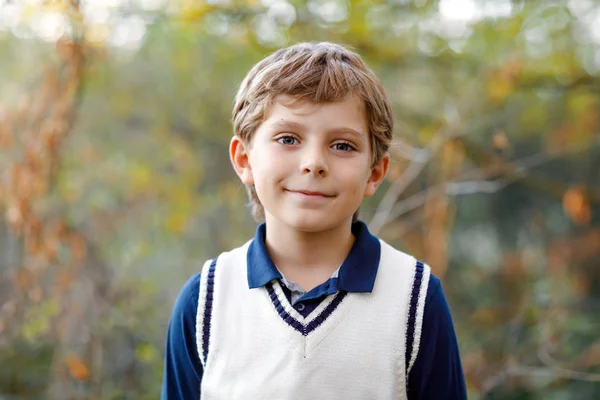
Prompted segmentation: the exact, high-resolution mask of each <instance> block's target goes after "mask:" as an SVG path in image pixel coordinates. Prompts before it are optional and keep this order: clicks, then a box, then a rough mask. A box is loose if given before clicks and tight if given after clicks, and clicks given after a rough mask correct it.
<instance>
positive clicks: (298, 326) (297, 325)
mask: <svg viewBox="0 0 600 400" xmlns="http://www.w3.org/2000/svg"><path fill="white" fill-rule="evenodd" d="M266 288H267V292H268V293H269V297H270V298H271V302H272V303H273V306H274V307H275V310H276V311H277V313H278V314H279V316H280V317H281V318H282V319H283V320H284V321H285V322H286V323H287V324H288V325H289V326H291V327H292V328H294V329H295V330H297V331H298V332H300V333H301V334H303V335H304V336H307V335H308V334H309V333H311V332H312V331H314V330H315V329H317V328H318V327H319V325H321V324H322V323H323V322H325V320H327V318H328V317H329V316H330V315H331V314H332V313H333V312H334V311H335V309H336V308H337V306H338V305H339V304H340V303H341V302H342V300H344V297H346V294H348V293H347V292H339V293H338V294H337V295H336V296H335V298H334V299H333V301H332V302H331V303H329V305H328V306H327V307H325V309H324V310H323V311H322V312H321V314H319V315H317V317H316V318H315V319H313V320H312V321H310V322H309V323H308V325H306V326H305V325H302V323H301V322H300V321H298V320H296V319H295V318H294V317H292V316H291V315H290V314H288V312H287V311H285V309H284V308H283V305H282V304H281V302H280V301H279V298H278V297H277V294H276V293H275V289H273V284H272V283H271V282H269V283H267V285H266Z"/></svg>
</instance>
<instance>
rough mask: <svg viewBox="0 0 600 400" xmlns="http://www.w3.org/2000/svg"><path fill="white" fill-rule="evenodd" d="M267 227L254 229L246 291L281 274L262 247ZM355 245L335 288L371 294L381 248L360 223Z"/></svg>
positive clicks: (355, 226)
mask: <svg viewBox="0 0 600 400" xmlns="http://www.w3.org/2000/svg"><path fill="white" fill-rule="evenodd" d="M266 232H267V227H266V224H265V223H262V224H260V225H259V226H258V228H256V234H255V236H254V240H252V242H251V243H250V246H249V248H248V253H247V254H246V260H247V265H248V287H249V288H250V289H254V288H258V287H262V286H264V285H266V284H267V283H269V282H271V281H272V280H274V279H281V278H282V276H281V273H280V272H279V271H278V270H277V268H276V267H275V264H274V263H273V260H271V257H270V256H269V254H268V252H267V248H266V245H265V237H266ZM352 234H353V235H354V236H355V238H356V239H355V241H354V244H353V245H352V248H351V249H350V252H349V253H348V256H347V257H346V259H345V260H344V262H343V263H342V266H341V267H340V269H339V275H338V281H337V286H338V289H339V290H343V291H346V292H355V293H364V292H371V291H372V290H373V285H374V284H375V277H376V276H377V269H378V268H379V259H380V256H381V244H380V242H379V239H378V238H377V237H375V236H373V235H372V234H371V233H370V232H369V230H368V228H367V225H366V224H365V223H364V222H362V221H357V222H355V223H353V224H352Z"/></svg>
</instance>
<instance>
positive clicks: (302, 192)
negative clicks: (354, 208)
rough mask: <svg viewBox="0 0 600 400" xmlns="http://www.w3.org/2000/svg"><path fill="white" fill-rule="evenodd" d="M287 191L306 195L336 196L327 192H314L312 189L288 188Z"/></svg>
mask: <svg viewBox="0 0 600 400" xmlns="http://www.w3.org/2000/svg"><path fill="white" fill-rule="evenodd" d="M286 191H288V192H291V193H297V194H302V195H304V196H313V197H326V198H329V197H335V196H333V195H330V194H327V193H322V192H313V191H310V190H286Z"/></svg>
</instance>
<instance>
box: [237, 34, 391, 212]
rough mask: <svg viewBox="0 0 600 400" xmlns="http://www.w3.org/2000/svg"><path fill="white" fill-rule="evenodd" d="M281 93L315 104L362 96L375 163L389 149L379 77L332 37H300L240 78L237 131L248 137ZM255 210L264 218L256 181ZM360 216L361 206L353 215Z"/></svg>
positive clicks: (252, 196)
mask: <svg viewBox="0 0 600 400" xmlns="http://www.w3.org/2000/svg"><path fill="white" fill-rule="evenodd" d="M279 95H288V96H292V97H294V98H295V99H298V100H308V101H310V102H312V103H315V104H320V103H330V102H336V101H341V100H344V99H345V98H346V97H347V96H348V95H356V96H358V97H359V98H360V99H362V100H363V102H364V106H365V112H366V117H367V126H368V129H369V144H370V149H371V158H372V162H373V164H372V165H376V164H377V163H378V162H379V161H380V160H381V158H382V157H383V155H384V154H385V153H386V152H387V150H388V148H389V145H390V142H391V140H392V131H393V117H392V109H391V106H390V103H389V99H388V97H387V94H386V93H385V90H384V89H383V86H382V85H381V82H380V81H379V79H378V78H377V77H376V76H375V74H374V73H373V71H371V69H370V68H369V67H368V66H367V65H366V64H365V62H364V61H363V60H362V58H361V57H360V56H359V55H358V54H356V53H354V52H352V51H350V50H348V49H347V48H345V47H343V46H340V45H338V44H334V43H328V42H321V43H298V44H296V45H293V46H290V47H287V48H283V49H280V50H277V51H275V52H274V53H272V54H271V55H269V56H268V57H266V58H264V59H263V60H261V61H260V62H258V63H257V64H256V65H255V66H254V67H253V68H252V69H251V70H250V72H248V75H246V77H245V78H244V80H243V81H242V83H241V85H240V88H239V90H238V92H237V94H236V96H235V104H234V107H233V118H232V122H233V131H234V134H235V135H237V136H238V137H240V138H241V139H242V140H243V141H244V142H245V143H248V144H249V143H250V142H251V141H252V137H253V135H254V132H255V131H256V129H257V128H258V127H259V125H260V124H261V123H262V122H263V121H264V120H265V119H266V118H267V113H268V110H269V107H270V105H271V104H272V102H273V100H274V99H275V97H277V96H279ZM247 190H248V196H249V197H250V203H249V205H250V207H251V209H252V215H253V216H254V218H255V219H256V220H257V221H260V220H262V219H264V216H265V215H264V208H263V206H262V204H261V203H260V200H259V199H258V196H257V194H256V190H255V189H254V186H247ZM357 218H358V210H357V211H356V213H355V214H354V216H353V220H354V221H356V219H357Z"/></svg>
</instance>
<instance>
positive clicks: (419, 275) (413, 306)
mask: <svg viewBox="0 0 600 400" xmlns="http://www.w3.org/2000/svg"><path fill="white" fill-rule="evenodd" d="M423 269H424V267H423V263H422V262H421V261H417V269H416V271H415V279H414V280H413V286H412V293H411V295H410V305H409V308H408V327H407V330H406V372H407V373H408V364H409V363H410V357H411V355H412V350H413V342H414V340H415V322H416V320H417V307H418V303H419V293H420V292H421V284H422V283H423V282H422V281H423Z"/></svg>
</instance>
